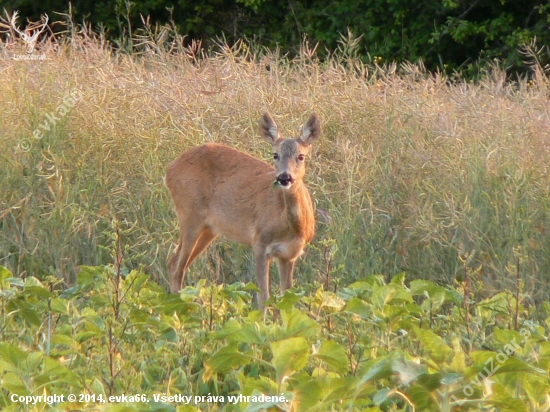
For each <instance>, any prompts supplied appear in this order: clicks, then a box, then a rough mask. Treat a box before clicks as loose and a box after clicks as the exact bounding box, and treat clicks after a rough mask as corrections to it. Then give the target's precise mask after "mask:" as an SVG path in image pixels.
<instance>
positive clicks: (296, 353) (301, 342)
mask: <svg viewBox="0 0 550 412" xmlns="http://www.w3.org/2000/svg"><path fill="white" fill-rule="evenodd" d="M271 351H272V352H273V359H272V361H271V363H272V364H273V366H274V367H275V371H276V375H277V377H276V379H277V382H279V383H281V382H282V381H283V378H284V377H286V376H289V375H291V374H292V373H293V372H295V371H298V370H300V369H302V368H303V367H305V366H306V364H307V360H308V355H309V344H308V343H307V341H306V340H305V339H304V338H303V337H301V336H300V337H295V338H289V339H285V340H282V341H278V342H273V343H272V344H271Z"/></svg>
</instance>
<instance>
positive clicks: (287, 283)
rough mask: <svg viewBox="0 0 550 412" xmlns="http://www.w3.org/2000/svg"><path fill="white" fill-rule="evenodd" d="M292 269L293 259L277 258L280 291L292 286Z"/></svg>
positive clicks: (282, 291)
mask: <svg viewBox="0 0 550 412" xmlns="http://www.w3.org/2000/svg"><path fill="white" fill-rule="evenodd" d="M293 271H294V260H289V259H279V278H280V279H279V280H280V284H281V293H285V290H287V289H291V288H292V272H293Z"/></svg>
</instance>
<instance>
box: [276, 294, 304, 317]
mask: <svg viewBox="0 0 550 412" xmlns="http://www.w3.org/2000/svg"><path fill="white" fill-rule="evenodd" d="M303 295H304V294H303V293H295V292H293V291H291V290H287V291H286V292H285V294H284V295H283V296H282V297H281V298H279V300H278V302H277V304H276V305H275V307H276V308H277V309H279V310H281V311H283V312H286V311H292V310H293V309H294V305H295V304H296V303H298V302H299V301H300V299H302V296H303Z"/></svg>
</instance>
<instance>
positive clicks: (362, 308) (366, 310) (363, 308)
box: [345, 298, 372, 319]
mask: <svg viewBox="0 0 550 412" xmlns="http://www.w3.org/2000/svg"><path fill="white" fill-rule="evenodd" d="M345 311H346V312H351V313H353V314H355V315H358V316H361V317H362V318H364V319H368V318H369V317H370V316H371V315H372V310H371V308H370V306H369V305H368V304H367V303H366V302H365V301H364V300H362V299H359V298H351V299H350V300H349V301H348V303H347V305H346V308H345Z"/></svg>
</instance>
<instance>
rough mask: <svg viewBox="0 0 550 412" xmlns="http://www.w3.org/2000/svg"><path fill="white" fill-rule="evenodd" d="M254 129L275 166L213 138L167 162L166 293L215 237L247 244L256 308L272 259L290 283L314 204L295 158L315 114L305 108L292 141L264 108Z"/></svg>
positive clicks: (302, 151) (305, 146)
mask: <svg viewBox="0 0 550 412" xmlns="http://www.w3.org/2000/svg"><path fill="white" fill-rule="evenodd" d="M260 130H261V133H262V136H263V137H264V138H265V139H266V140H267V141H269V142H270V143H271V144H272V145H273V149H274V152H275V153H277V155H278V160H276V161H275V168H273V167H272V166H270V165H268V164H267V163H264V162H263V161H261V160H258V159H256V158H255V157H253V156H250V155H248V154H246V153H244V152H241V151H238V150H236V149H232V148H230V147H227V146H224V145H220V144H215V143H207V144H205V145H202V146H198V147H195V148H192V149H190V150H188V151H186V152H184V153H183V154H182V155H181V156H180V157H178V158H177V159H176V160H174V161H173V162H172V163H171V164H170V165H169V166H168V172H167V175H166V185H167V186H168V189H169V190H170V192H171V194H172V197H173V199H174V204H175V207H176V212H177V214H178V218H179V224H180V230H181V237H180V244H179V246H178V248H177V251H176V254H175V255H174V256H173V257H172V258H171V259H170V262H169V264H168V265H169V270H170V289H171V291H172V292H173V293H177V292H178V291H179V290H180V289H181V287H182V286H183V282H184V277H185V272H186V270H187V269H188V268H189V266H190V265H191V263H192V262H193V261H194V260H195V259H196V258H197V257H198V256H199V255H200V254H201V253H202V252H203V251H204V250H205V249H206V247H207V246H208V245H209V244H210V243H211V242H212V241H213V240H214V239H215V238H216V237H217V236H218V235H223V236H225V237H227V238H228V239H231V240H233V241H236V242H240V243H244V244H248V245H251V246H252V248H253V249H254V257H255V261H256V275H257V280H258V286H259V287H260V290H261V294H260V305H261V306H263V303H264V302H265V300H267V299H268V298H269V264H270V262H271V260H272V259H273V258H276V259H277V260H278V261H279V273H280V278H281V290H282V291H285V290H286V289H288V288H291V287H292V272H293V268H294V262H295V261H296V259H297V258H298V257H299V256H300V255H301V254H302V250H303V248H304V246H305V245H306V243H308V242H310V241H311V239H312V238H313V235H314V233H315V218H314V206H313V202H312V201H311V197H310V195H309V192H308V190H307V188H306V186H305V184H304V182H303V178H304V175H305V161H303V160H300V159H299V156H300V157H301V156H306V155H307V154H308V153H309V151H310V148H311V144H312V143H314V142H315V141H316V140H317V139H318V138H319V135H320V132H321V130H320V126H319V120H318V118H317V116H316V115H315V114H313V115H312V116H311V117H310V119H309V120H308V122H307V123H306V124H305V125H304V127H303V130H302V135H301V136H300V138H298V139H284V138H282V137H280V136H279V133H278V128H277V126H276V125H275V123H274V122H273V120H272V119H271V118H270V117H269V115H267V114H264V115H263V116H262V119H261V122H260ZM277 179H279V180H280V183H276V182H277ZM288 181H291V184H290V185H289V187H284V185H285V184H287V183H288Z"/></svg>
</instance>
